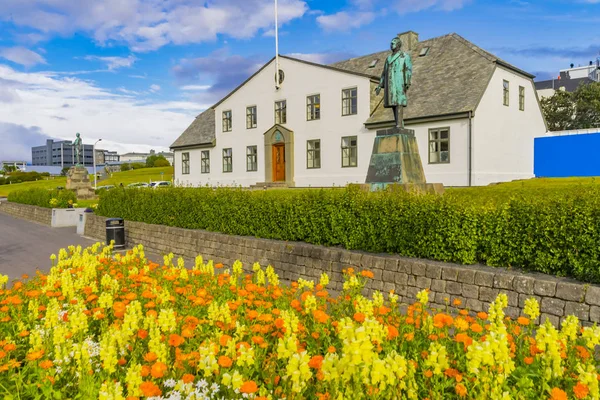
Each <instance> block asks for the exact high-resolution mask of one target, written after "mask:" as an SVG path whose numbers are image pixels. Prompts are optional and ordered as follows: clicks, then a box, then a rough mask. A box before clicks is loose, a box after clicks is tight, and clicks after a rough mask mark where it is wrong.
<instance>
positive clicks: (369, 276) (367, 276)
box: [360, 270, 375, 279]
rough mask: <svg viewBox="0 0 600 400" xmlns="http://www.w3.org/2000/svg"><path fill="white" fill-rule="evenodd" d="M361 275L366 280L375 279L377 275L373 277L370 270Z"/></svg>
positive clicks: (362, 272)
mask: <svg viewBox="0 0 600 400" xmlns="http://www.w3.org/2000/svg"><path fill="white" fill-rule="evenodd" d="M360 274H361V275H362V276H364V277H365V278H371V279H373V277H374V276H375V275H373V273H372V272H371V271H368V270H364V271H361V273H360Z"/></svg>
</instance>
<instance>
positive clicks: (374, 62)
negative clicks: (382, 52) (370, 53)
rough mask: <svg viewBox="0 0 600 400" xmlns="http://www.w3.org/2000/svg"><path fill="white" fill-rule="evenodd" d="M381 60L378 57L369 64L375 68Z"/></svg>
mask: <svg viewBox="0 0 600 400" xmlns="http://www.w3.org/2000/svg"><path fill="white" fill-rule="evenodd" d="M378 62H379V59H378V58H376V59H374V60H373V61H371V63H370V64H369V68H375V66H376V65H377V63H378Z"/></svg>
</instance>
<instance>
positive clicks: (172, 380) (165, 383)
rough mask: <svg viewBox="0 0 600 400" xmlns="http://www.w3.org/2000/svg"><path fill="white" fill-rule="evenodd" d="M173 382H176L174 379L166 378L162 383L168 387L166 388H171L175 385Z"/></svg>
mask: <svg viewBox="0 0 600 400" xmlns="http://www.w3.org/2000/svg"><path fill="white" fill-rule="evenodd" d="M175 384H177V382H175V379H167V380H166V381H165V382H164V383H163V385H164V386H165V387H168V388H173V387H175Z"/></svg>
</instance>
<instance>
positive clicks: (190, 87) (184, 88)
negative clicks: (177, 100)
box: [180, 85, 210, 92]
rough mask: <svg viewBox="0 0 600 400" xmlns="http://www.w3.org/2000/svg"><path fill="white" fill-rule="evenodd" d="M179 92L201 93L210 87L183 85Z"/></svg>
mask: <svg viewBox="0 0 600 400" xmlns="http://www.w3.org/2000/svg"><path fill="white" fill-rule="evenodd" d="M180 89H181V90H187V91H194V92H195V91H202V90H208V89H210V85H185V86H182V87H181V88H180Z"/></svg>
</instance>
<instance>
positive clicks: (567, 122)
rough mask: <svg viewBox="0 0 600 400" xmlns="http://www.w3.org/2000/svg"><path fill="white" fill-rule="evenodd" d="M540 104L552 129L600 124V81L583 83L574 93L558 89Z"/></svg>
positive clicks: (560, 129) (580, 127)
mask: <svg viewBox="0 0 600 400" xmlns="http://www.w3.org/2000/svg"><path fill="white" fill-rule="evenodd" d="M540 104H541V106H542V111H543V113H544V116H545V117H546V122H547V123H548V129H549V130H550V131H562V130H569V129H589V128H595V127H599V126H600V82H593V83H589V84H581V85H580V86H579V87H578V88H577V89H576V90H575V91H574V92H573V93H567V92H564V91H562V90H557V91H556V92H555V93H554V95H553V96H551V97H546V98H544V99H542V100H541V101H540Z"/></svg>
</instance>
